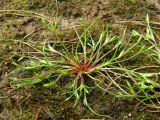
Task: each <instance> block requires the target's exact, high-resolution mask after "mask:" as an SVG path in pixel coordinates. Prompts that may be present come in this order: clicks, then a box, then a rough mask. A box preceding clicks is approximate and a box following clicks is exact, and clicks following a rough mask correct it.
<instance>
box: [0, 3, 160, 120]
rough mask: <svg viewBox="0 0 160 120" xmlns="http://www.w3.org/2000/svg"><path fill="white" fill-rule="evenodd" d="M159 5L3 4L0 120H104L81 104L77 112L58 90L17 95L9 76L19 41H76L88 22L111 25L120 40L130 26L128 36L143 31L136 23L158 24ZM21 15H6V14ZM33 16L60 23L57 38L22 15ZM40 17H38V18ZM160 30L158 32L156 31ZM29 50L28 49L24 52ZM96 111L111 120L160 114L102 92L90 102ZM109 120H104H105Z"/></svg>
mask: <svg viewBox="0 0 160 120" xmlns="http://www.w3.org/2000/svg"><path fill="white" fill-rule="evenodd" d="M159 6H160V3H159V2H158V0H153V1H152V0H137V2H136V3H132V2H130V1H129V0H58V2H56V0H55V1H54V0H1V1H0V29H1V30H0V49H1V50H0V119H2V120H33V119H35V117H36V115H37V114H38V116H39V120H52V119H53V120H72V119H73V120H79V119H87V118H90V119H91V118H92V119H96V118H100V119H103V118H104V117H98V116H95V115H94V114H93V113H91V112H90V111H89V110H88V109H86V108H85V107H84V106H83V105H82V104H81V103H80V104H78V105H77V106H76V107H75V108H74V107H73V101H72V100H71V101H64V100H65V95H63V94H62V93H61V92H60V91H59V90H58V89H57V88H52V89H46V88H42V87H33V86H32V87H26V88H24V89H19V90H17V89H15V88H13V87H11V86H10V84H9V83H8V81H7V79H6V78H5V76H6V75H7V74H9V73H10V72H11V71H12V70H13V69H14V66H13V65H11V62H12V61H16V60H17V59H18V58H19V56H18V55H17V54H16V52H18V51H21V48H20V47H19V45H18V44H17V42H16V41H15V40H17V41H18V40H21V41H25V42H28V43H32V45H33V46H36V47H37V46H40V45H41V43H42V42H43V41H45V40H50V41H55V40H61V39H65V40H68V41H70V40H71V41H72V40H73V39H74V33H73V30H72V29H71V28H72V26H73V25H75V26H79V25H81V24H82V23H83V22H84V21H92V20H94V19H95V18H98V19H99V20H100V23H101V25H99V27H101V26H103V24H105V23H109V24H110V25H111V29H112V32H113V34H119V32H120V31H122V30H123V29H124V28H125V27H126V26H127V27H128V28H129V30H132V29H136V30H140V29H142V28H143V27H142V26H141V25H140V24H139V23H138V22H135V21H144V19H145V16H146V14H149V16H150V18H151V21H155V22H159V21H160V7H159ZM13 9H14V10H20V11H11V12H9V11H5V12H4V11H3V10H13ZM24 11H32V12H34V13H40V14H43V15H45V16H47V17H49V18H51V19H57V18H58V20H59V26H58V30H57V31H56V32H54V33H53V32H50V31H48V30H47V29H46V28H45V27H44V25H43V24H42V23H41V22H40V19H39V18H40V17H41V16H39V15H35V14H34V13H33V14H32V15H30V14H28V13H26V12H24ZM37 16H38V17H37ZM155 27H157V28H158V27H159V28H160V26H158V25H157V26H155ZM26 49H27V48H26ZM89 101H90V103H91V106H92V108H93V109H94V110H95V111H98V113H101V114H106V115H110V116H111V117H112V119H113V120H158V119H159V118H160V114H159V113H150V112H148V111H147V110H146V108H145V107H144V106H138V107H136V108H135V105H136V104H137V103H136V101H135V100H126V99H122V98H121V99H119V98H114V97H112V96H110V95H108V94H104V93H102V92H100V91H98V90H97V91H95V92H94V94H91V96H90V97H89ZM107 119H108V118H106V120H107Z"/></svg>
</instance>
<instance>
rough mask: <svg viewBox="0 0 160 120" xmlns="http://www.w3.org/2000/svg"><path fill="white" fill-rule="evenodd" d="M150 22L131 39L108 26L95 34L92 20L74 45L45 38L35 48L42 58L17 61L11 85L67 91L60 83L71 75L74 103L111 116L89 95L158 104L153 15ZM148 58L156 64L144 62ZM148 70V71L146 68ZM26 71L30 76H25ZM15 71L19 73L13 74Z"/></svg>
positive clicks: (78, 33)
mask: <svg viewBox="0 0 160 120" xmlns="http://www.w3.org/2000/svg"><path fill="white" fill-rule="evenodd" d="M146 21H147V28H146V35H143V34H140V33H139V32H137V31H133V32H131V33H130V36H129V37H126V32H127V29H124V32H123V33H122V34H121V35H120V36H112V35H110V34H109V30H108V28H107V27H106V28H104V29H103V30H102V31H101V33H100V34H99V37H98V38H96V37H93V35H92V33H91V32H90V31H91V30H92V27H93V26H94V24H95V22H93V23H92V24H91V25H89V26H87V27H86V26H84V29H83V31H78V30H77V29H76V28H74V30H75V33H76V36H77V38H76V41H75V42H74V43H70V44H67V43H66V41H61V44H57V43H55V44H53V43H52V44H51V43H50V42H47V41H45V42H44V44H43V47H42V48H41V49H37V48H34V50H36V51H37V52H38V55H37V56H31V55H30V54H29V55H28V56H25V57H23V58H20V59H19V62H20V61H23V59H26V61H27V62H24V63H23V62H22V64H18V63H17V62H12V64H13V65H14V66H16V69H15V70H14V71H12V72H11V73H10V75H9V79H10V81H11V82H10V83H11V85H12V86H13V87H18V88H23V87H24V86H26V85H31V84H32V85H34V84H38V83H41V84H43V87H54V86H58V87H59V88H60V89H62V88H61V87H60V86H59V85H58V84H57V83H58V82H59V81H61V82H62V81H63V82H65V79H66V78H69V79H70V81H71V82H70V83H69V87H68V91H67V93H66V94H67V95H68V97H67V98H66V100H69V99H71V98H74V100H75V104H74V106H76V105H77V104H78V102H79V101H81V100H82V101H83V104H84V106H86V107H87V108H89V109H90V110H91V112H93V113H94V114H96V115H99V116H106V115H100V114H98V113H97V112H95V111H94V110H93V109H92V108H91V107H90V104H89V102H88V95H89V94H92V92H93V89H100V90H102V91H105V92H108V93H110V94H111V95H115V96H117V97H126V98H136V99H138V100H139V101H140V103H144V104H145V102H144V101H146V100H150V101H151V102H152V104H153V105H155V104H154V103H153V101H152V99H153V98H156V99H157V101H158V97H157V91H156V89H155V88H157V89H160V84H159V83H158V78H159V74H160V72H157V71H156V72H149V70H148V69H153V68H158V67H159V63H160V54H159V53H160V50H159V47H158V45H157V43H156V40H155V38H154V33H153V30H152V29H151V27H150V24H149V17H148V16H147V17H146ZM24 44H26V45H28V46H30V47H32V46H31V45H30V44H28V43H24ZM145 59H147V60H150V61H151V63H154V64H156V65H147V66H146V65H144V63H143V61H144V60H145ZM131 61H134V62H136V61H140V62H141V63H142V64H141V65H136V63H135V64H133V63H131ZM145 69H147V71H146V72H143V71H144V70H145ZM25 72H27V75H24V74H23V73H25ZM14 74H19V75H18V76H16V77H14V76H13V75H14ZM154 79H156V80H154ZM150 93H152V94H150ZM156 108H158V107H156ZM106 117H109V116H106Z"/></svg>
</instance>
